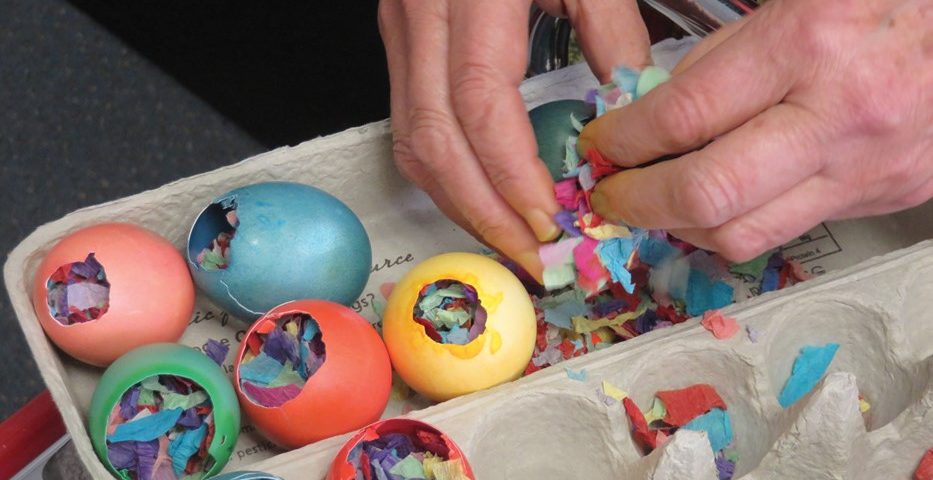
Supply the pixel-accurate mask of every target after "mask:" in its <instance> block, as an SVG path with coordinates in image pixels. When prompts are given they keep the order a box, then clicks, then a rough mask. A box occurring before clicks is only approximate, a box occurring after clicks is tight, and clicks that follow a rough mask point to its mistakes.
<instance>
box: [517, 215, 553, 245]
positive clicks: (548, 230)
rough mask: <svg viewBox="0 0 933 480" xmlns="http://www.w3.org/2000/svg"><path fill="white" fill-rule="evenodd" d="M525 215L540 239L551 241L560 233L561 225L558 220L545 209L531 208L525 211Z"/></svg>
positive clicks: (541, 240)
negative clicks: (558, 224) (559, 225)
mask: <svg viewBox="0 0 933 480" xmlns="http://www.w3.org/2000/svg"><path fill="white" fill-rule="evenodd" d="M524 217H525V221H526V222H528V225H529V226H530V227H531V230H532V231H534V232H535V236H536V237H538V241H540V242H549V241H551V240H554V239H555V238H557V236H558V235H560V227H558V226H557V222H555V221H554V219H553V218H551V216H550V215H548V214H546V213H544V211H543V210H537V209H535V210H529V211H527V212H525V215H524Z"/></svg>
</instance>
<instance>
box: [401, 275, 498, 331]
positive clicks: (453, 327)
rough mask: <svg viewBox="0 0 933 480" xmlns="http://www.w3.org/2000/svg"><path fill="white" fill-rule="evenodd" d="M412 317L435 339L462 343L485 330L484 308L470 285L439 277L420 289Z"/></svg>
mask: <svg viewBox="0 0 933 480" xmlns="http://www.w3.org/2000/svg"><path fill="white" fill-rule="evenodd" d="M414 319H415V321H416V322H418V323H419V324H420V325H422V326H424V332H425V333H426V334H427V335H428V337H431V339H432V340H434V341H435V342H438V343H447V344H456V345H466V344H467V343H470V342H471V341H473V339H474V338H476V337H477V336H479V335H480V334H481V333H483V330H485V328H486V309H484V308H483V306H482V305H480V302H479V297H478V296H477V294H476V289H475V288H474V287H473V286H472V285H467V284H465V283H461V282H458V281H456V280H439V281H437V282H434V283H431V284H429V285H425V286H424V287H423V288H422V289H421V292H420V293H419V295H418V303H416V304H415V311H414Z"/></svg>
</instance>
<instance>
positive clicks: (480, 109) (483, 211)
mask: <svg viewBox="0 0 933 480" xmlns="http://www.w3.org/2000/svg"><path fill="white" fill-rule="evenodd" d="M539 4H540V5H541V6H542V8H544V9H546V10H547V11H548V12H549V13H551V14H567V15H568V16H569V17H570V19H571V22H572V23H573V24H574V27H575V28H576V29H577V33H578V36H579V39H580V42H581V44H582V47H583V52H584V55H585V56H586V58H587V59H588V61H589V63H590V66H591V68H593V70H594V72H595V73H596V74H597V76H599V77H600V79H601V80H603V81H607V80H608V79H609V75H610V70H611V68H612V67H613V66H614V65H618V64H628V65H633V66H637V67H642V66H644V65H645V64H647V63H648V62H649V50H648V47H649V42H648V34H647V31H646V29H645V26H644V24H643V23H641V21H640V18H641V17H640V16H639V13H638V8H637V6H636V3H635V0H542V1H540V2H539ZM530 7H531V2H530V0H468V1H454V0H382V1H381V2H380V3H379V29H380V32H381V33H382V38H383V41H384V43H385V47H386V56H387V58H388V66H389V77H390V81H391V89H392V91H391V109H392V131H393V136H394V152H395V161H396V164H397V165H398V168H399V170H400V171H401V172H402V174H403V175H404V176H405V177H407V178H408V179H409V180H411V181H412V182H413V183H415V184H416V185H418V186H419V187H421V188H422V189H424V190H425V191H426V192H427V193H428V195H430V196H431V198H432V199H433V200H434V202H435V203H436V204H437V206H438V207H439V208H440V209H441V210H442V211H443V212H444V213H445V214H447V216H449V217H450V218H451V219H453V220H454V221H456V222H457V223H458V224H459V225H460V226H462V227H463V228H465V229H466V230H467V231H469V232H471V233H472V234H473V235H474V236H476V237H477V238H479V239H480V240H483V241H485V242H486V243H487V244H489V245H490V246H492V247H494V248H496V249H497V250H499V251H500V252H502V253H503V254H505V255H506V256H508V257H510V258H512V259H514V260H515V261H517V262H518V263H519V264H521V265H522V266H523V267H524V268H525V269H526V270H528V271H529V273H531V274H532V275H534V276H535V277H536V278H539V279H540V274H541V264H540V261H539V259H538V253H537V251H538V246H539V243H538V242H539V240H540V241H546V240H550V239H552V238H554V237H555V236H557V234H558V233H559V228H558V227H557V225H556V224H555V223H554V221H553V216H554V214H555V213H557V212H558V210H559V206H558V204H557V201H556V200H555V198H554V192H553V184H552V182H551V179H550V176H549V175H548V172H547V169H546V168H545V166H544V164H543V163H542V162H541V161H540V160H539V159H538V158H537V155H536V143H535V138H534V134H533V132H532V129H531V124H530V122H529V120H528V114H527V112H526V110H525V105H524V103H523V102H522V98H521V96H520V94H519V91H518V85H519V84H520V83H521V81H522V78H523V76H524V72H525V68H526V64H527V61H528V54H527V49H528V17H529V12H530Z"/></svg>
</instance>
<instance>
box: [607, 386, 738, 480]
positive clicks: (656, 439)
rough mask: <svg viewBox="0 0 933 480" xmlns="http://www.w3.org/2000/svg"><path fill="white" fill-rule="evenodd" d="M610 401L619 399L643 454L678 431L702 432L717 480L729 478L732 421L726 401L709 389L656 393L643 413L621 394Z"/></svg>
mask: <svg viewBox="0 0 933 480" xmlns="http://www.w3.org/2000/svg"><path fill="white" fill-rule="evenodd" d="M603 386H604V395H605V396H607V397H608V396H610V395H609V394H608V393H605V386H606V384H605V383H604V384H603ZM610 398H617V399H618V398H621V400H620V401H621V402H622V405H623V407H624V408H625V414H626V415H628V418H629V421H630V422H631V424H632V435H633V436H634V438H635V441H636V443H638V444H639V445H640V446H641V447H642V448H643V449H644V450H645V453H646V454H647V453H650V452H651V451H652V450H654V449H655V448H657V447H659V446H661V445H663V444H664V442H666V441H667V439H668V438H669V437H670V436H671V435H673V434H674V433H675V432H676V431H677V430H678V429H680V428H683V429H686V430H695V431H700V432H706V435H707V438H709V442H710V446H711V447H712V448H713V454H714V455H715V458H716V468H717V470H718V471H719V479H720V480H728V479H731V478H732V476H733V474H734V472H735V463H736V462H737V461H738V453H737V452H736V450H735V442H734V435H733V432H732V421H731V420H730V418H729V413H728V412H727V411H726V409H727V407H726V402H724V401H723V400H722V398H721V397H720V396H719V394H718V393H717V392H716V389H715V388H713V387H712V386H710V385H707V384H697V385H692V386H689V387H687V388H684V389H680V390H667V391H659V392H657V394H656V395H655V398H654V402H653V403H652V405H651V408H650V409H649V410H648V411H646V412H642V411H641V410H640V409H639V408H638V405H636V404H635V401H634V400H632V399H631V398H630V397H628V396H625V394H624V392H619V393H617V394H616V395H615V396H612V397H610Z"/></svg>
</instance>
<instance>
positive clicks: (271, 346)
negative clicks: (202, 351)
mask: <svg viewBox="0 0 933 480" xmlns="http://www.w3.org/2000/svg"><path fill="white" fill-rule="evenodd" d="M254 339H255V341H256V342H258V344H257V343H254V344H253V345H252V346H251V348H250V350H253V349H256V350H258V354H256V355H255V356H249V355H248V354H244V357H243V359H242V360H241V362H240V371H239V374H240V387H241V388H242V389H243V392H244V393H245V394H246V396H247V398H249V399H250V400H252V401H254V402H256V403H257V404H259V405H262V406H264V407H278V406H281V405H282V404H284V403H285V402H287V401H289V400H291V399H293V398H295V397H297V396H298V395H299V394H300V393H301V390H302V388H303V387H304V385H305V382H306V381H307V380H308V378H310V377H311V376H312V375H314V372H316V371H317V370H318V369H319V368H321V366H322V365H323V364H324V361H325V359H326V356H327V353H326V348H325V345H324V337H323V334H322V333H321V329H320V327H319V326H318V323H317V321H315V320H314V318H312V317H311V315H308V314H306V313H291V314H286V315H283V316H282V317H280V318H279V319H278V320H276V322H275V323H274V324H272V328H271V329H270V330H269V331H268V333H265V334H263V333H257V334H256V335H253V336H252V337H250V338H247V344H248V345H249V342H251V341H253V340H254ZM254 353H256V352H254Z"/></svg>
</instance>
